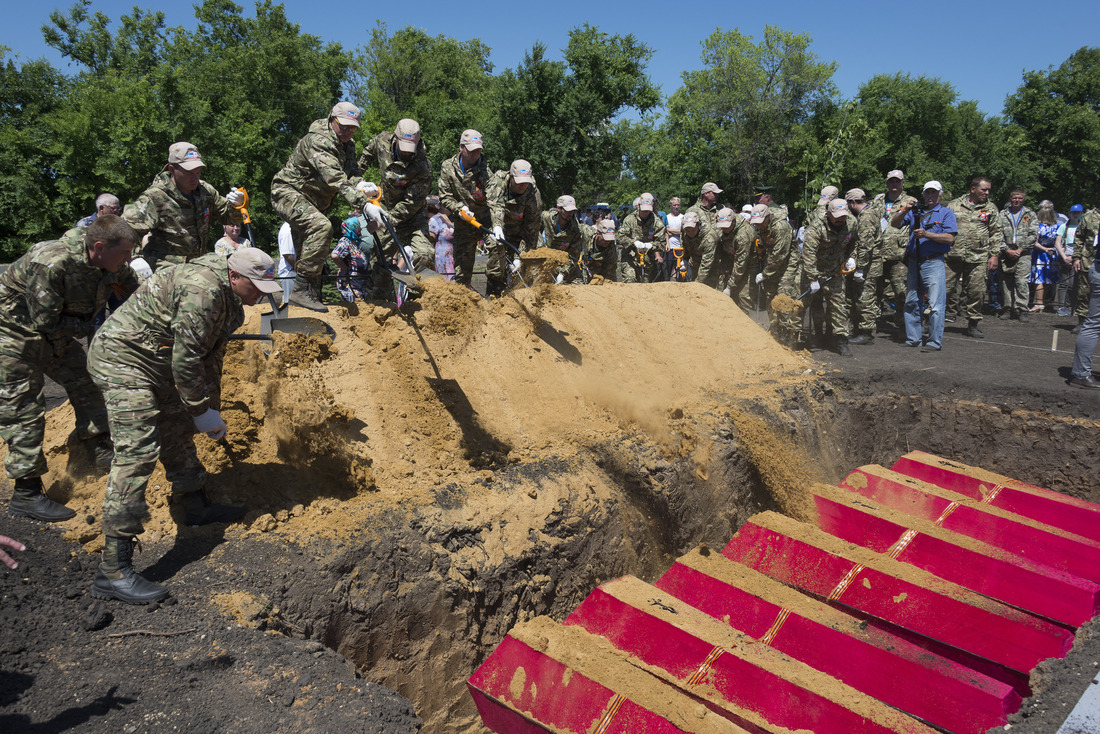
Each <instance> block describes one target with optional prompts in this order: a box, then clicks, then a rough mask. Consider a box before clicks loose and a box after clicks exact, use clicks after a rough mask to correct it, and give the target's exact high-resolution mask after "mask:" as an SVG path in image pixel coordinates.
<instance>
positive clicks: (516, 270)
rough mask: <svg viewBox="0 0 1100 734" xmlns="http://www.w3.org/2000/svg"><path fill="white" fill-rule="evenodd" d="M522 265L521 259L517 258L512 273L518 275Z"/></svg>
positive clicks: (513, 263) (513, 262)
mask: <svg viewBox="0 0 1100 734" xmlns="http://www.w3.org/2000/svg"><path fill="white" fill-rule="evenodd" d="M521 265H523V263H522V262H520V260H519V258H518V257H517V258H516V259H515V260H513V261H512V272H513V273H518V272H519V269H520V266H521Z"/></svg>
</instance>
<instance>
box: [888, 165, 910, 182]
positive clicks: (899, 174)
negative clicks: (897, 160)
mask: <svg viewBox="0 0 1100 734" xmlns="http://www.w3.org/2000/svg"><path fill="white" fill-rule="evenodd" d="M892 178H896V179H900V180H902V181H904V180H905V171H903V170H901V169H900V168H895V169H894V170H892V171H890V172H889V173H888V174H886V180H887V181H889V180H890V179H892Z"/></svg>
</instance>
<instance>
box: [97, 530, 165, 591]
mask: <svg viewBox="0 0 1100 734" xmlns="http://www.w3.org/2000/svg"><path fill="white" fill-rule="evenodd" d="M134 542H135V541H134V539H133V538H119V537H115V536H111V535H108V536H107V537H106V538H104V539H103V557H102V560H101V561H100V563H99V571H97V572H96V575H95V582H93V583H92V596H94V597H95V598H96V599H118V600H119V601H123V602H126V603H127V604H151V603H153V602H155V601H160V600H161V599H163V598H164V597H166V596H168V589H167V588H166V587H164V586H161V585H160V584H154V583H153V582H152V581H149V580H148V579H146V578H145V577H144V576H142V575H141V574H139V573H138V572H137V571H135V570H134Z"/></svg>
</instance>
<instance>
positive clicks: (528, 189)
mask: <svg viewBox="0 0 1100 734" xmlns="http://www.w3.org/2000/svg"><path fill="white" fill-rule="evenodd" d="M488 198H489V211H490V213H491V215H492V220H493V235H494V236H495V238H496V240H497V242H496V244H495V246H493V247H491V248H490V249H489V259H488V260H487V261H486V262H485V279H486V283H485V295H487V296H490V295H500V294H501V293H503V292H504V289H505V288H506V287H507V286H508V271H509V269H510V268H509V262H511V261H513V259H514V258H515V253H514V252H513V251H512V250H511V248H509V247H508V246H507V245H505V244H503V243H502V242H501V240H507V241H508V242H510V243H511V244H513V245H515V246H516V247H517V248H519V250H520V251H521V252H526V251H528V250H534V249H536V248H537V247H538V246H539V232H541V231H542V195H541V194H539V189H538V186H536V185H535V176H534V173H533V171H532V170H531V164H530V163H528V162H527V161H525V160H522V159H520V160H515V161H512V165H511V166H509V167H508V170H507V171H497V172H496V173H495V174H493V177H492V178H491V179H490V180H489V196H488ZM516 267H518V263H514V262H513V263H512V268H511V269H515V268H516Z"/></svg>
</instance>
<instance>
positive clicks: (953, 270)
mask: <svg viewBox="0 0 1100 734" xmlns="http://www.w3.org/2000/svg"><path fill="white" fill-rule="evenodd" d="M992 188H993V184H992V183H991V182H990V180H989V179H988V178H985V177H984V176H978V177H976V178H974V179H973V180H972V181H971V182H970V193H969V194H967V195H966V196H960V197H959V198H957V199H955V200H954V201H951V202H949V203H948V204H947V208H948V209H950V210H951V211H953V212H955V219H956V223H957V226H958V228H959V232H958V234H957V235H955V243H954V244H953V245H952V246H951V251H950V252H949V253H947V258H946V265H947V316H948V320H950V316H951V314H953V313H958V308H959V296H958V293H957V291H956V286H955V283H956V281H958V280H960V279H961V280H962V289H963V294H964V295H965V297H966V323H967V329H966V333H967V336H970V337H972V338H974V339H982V338H984V337H985V334H984V333H983V332H982V330H981V329H980V328H978V324H979V322H981V320H982V301H984V300H985V287H986V274H987V273H989V272H990V271H994V270H996V269H997V268H998V266H999V265H1000V253H1001V250H1002V249H1004V236H1003V235H1002V234H1001V227H1000V224H999V219H1000V213H999V212H998V211H997V207H996V206H994V205H993V202H991V201H989V191H990V189H992Z"/></svg>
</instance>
